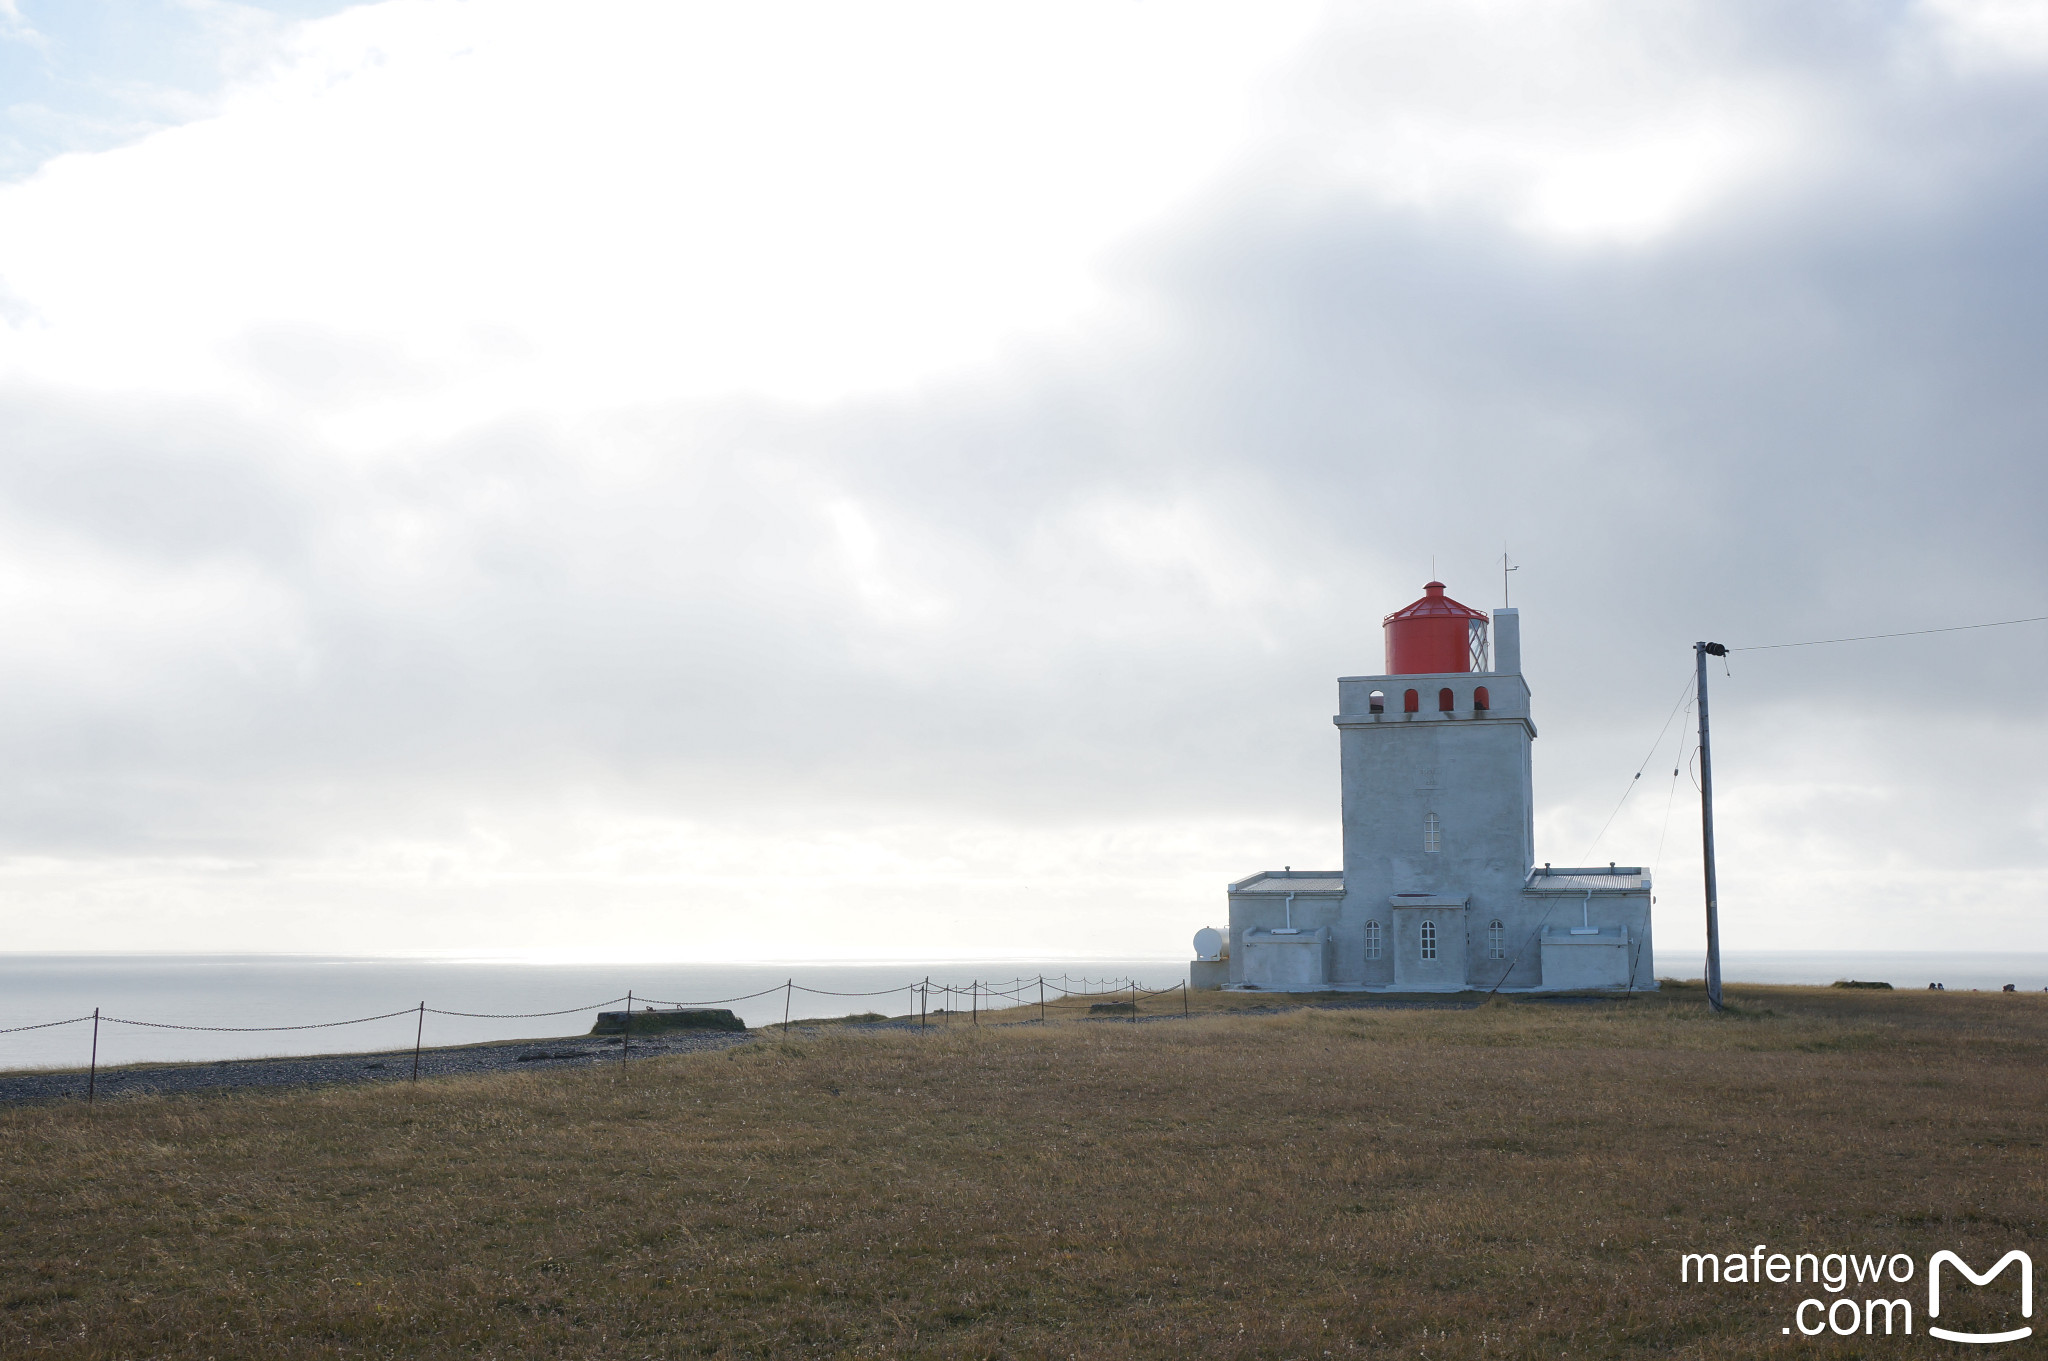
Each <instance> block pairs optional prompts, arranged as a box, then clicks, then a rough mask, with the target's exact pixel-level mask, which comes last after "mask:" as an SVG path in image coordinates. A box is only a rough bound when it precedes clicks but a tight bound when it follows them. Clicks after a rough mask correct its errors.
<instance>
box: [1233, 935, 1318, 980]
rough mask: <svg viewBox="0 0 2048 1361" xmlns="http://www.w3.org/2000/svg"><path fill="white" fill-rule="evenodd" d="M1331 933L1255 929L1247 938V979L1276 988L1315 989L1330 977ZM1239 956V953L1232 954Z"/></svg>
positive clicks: (1245, 972) (1245, 964)
mask: <svg viewBox="0 0 2048 1361" xmlns="http://www.w3.org/2000/svg"><path fill="white" fill-rule="evenodd" d="M1329 953H1330V933H1329V931H1328V930H1326V929H1322V928H1318V929H1317V930H1314V931H1301V932H1298V933H1297V934H1295V935H1291V936H1282V935H1275V934H1273V933H1272V932H1270V931H1266V930H1262V929H1261V930H1252V931H1247V932H1246V933H1245V938H1244V954H1245V960H1244V981H1245V982H1246V983H1249V984H1251V985H1252V986H1253V987H1256V988H1265V989H1267V990H1269V991H1274V992H1315V991H1317V990H1318V989H1320V988H1322V987H1324V986H1326V985H1327V984H1328V983H1329V981H1330V979H1329ZM1232 957H1233V958H1235V955H1233V956H1232Z"/></svg>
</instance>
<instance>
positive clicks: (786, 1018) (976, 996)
mask: <svg viewBox="0 0 2048 1361" xmlns="http://www.w3.org/2000/svg"><path fill="white" fill-rule="evenodd" d="M778 992H779V993H781V994H782V995H783V1003H782V1021H781V1023H780V1024H781V1026H782V1028H783V1030H784V1031H785V1032H787V1030H788V1029H789V1027H790V1026H791V1025H792V1024H801V1023H802V1022H803V1021H804V1020H813V1019H816V1020H824V1019H828V1018H824V1017H815V1018H813V1017H804V1018H797V1019H796V1020H794V1021H793V1020H792V1019H791V1012H792V1008H793V1007H794V1004H795V1000H796V994H797V993H800V992H801V993H805V994H808V995H810V996H814V997H893V996H895V995H897V994H898V993H901V994H903V995H904V997H905V1000H906V1001H907V1002H908V1004H909V1010H908V1013H907V1015H906V1016H905V1018H904V1020H905V1023H906V1024H908V1023H915V1026H916V1029H917V1030H918V1031H919V1032H920V1033H922V1032H923V1031H926V1030H929V1029H930V1028H931V1027H932V1025H933V1023H934V1022H935V1021H936V1022H937V1023H938V1025H939V1026H940V1027H941V1028H945V1027H950V1026H951V1025H952V1024H953V1022H954V1019H955V1018H956V1017H959V1016H961V1015H962V1014H963V1012H962V1009H961V1007H960V1006H959V1005H958V1004H960V1003H962V1002H965V1003H966V1004H967V1006H966V1010H965V1013H964V1014H965V1015H966V1016H967V1017H968V1018H969V1021H970V1023H971V1024H973V1025H979V1024H981V1016H982V1013H983V1012H984V1011H986V1012H990V1013H994V1012H997V1011H1015V1010H1018V1009H1021V1008H1036V1009H1037V1011H1038V1020H1039V1021H1040V1022H1044V1021H1046V1020H1047V1019H1048V1018H1049V1015H1050V1011H1051V1009H1052V1008H1055V1007H1060V1006H1062V1005H1064V1004H1066V1003H1069V1002H1071V1001H1072V1000H1073V999H1075V998H1080V999H1082V1000H1083V1001H1085V1002H1086V1003H1088V1004H1089V1005H1090V1006H1091V1007H1094V1006H1099V1005H1101V999H1102V998H1104V997H1118V996H1121V997H1122V998H1123V1000H1122V1002H1119V1003H1112V1005H1115V1006H1116V1007H1117V1008H1118V1010H1119V1012H1120V1013H1121V1014H1123V1015H1128V1016H1129V1017H1130V1018H1131V1019H1132V1020H1136V1019H1137V1005H1138V1001H1139V999H1140V998H1151V997H1164V996H1169V995H1171V994H1174V993H1178V994H1180V999H1181V1005H1180V1014H1181V1015H1182V1016H1185V1015H1187V1014H1188V998H1187V993H1188V985H1187V984H1186V983H1184V982H1183V983H1176V984H1174V985H1173V986H1171V987H1165V988H1147V987H1143V986H1141V985H1140V984H1139V983H1138V981H1137V980H1136V979H1134V978H1124V977H1118V978H1086V977H1081V976H1077V975H1073V974H1061V975H1059V977H1057V978H1053V977H1051V976H1049V975H1044V974H1040V975H1037V976H1035V977H1032V978H1021V977H1020V978H1012V979H1008V980H1006V981H1004V982H1002V983H991V982H988V981H985V980H980V979H976V980H973V981H971V982H968V983H965V984H958V983H934V982H933V981H932V980H931V978H930V976H929V975H927V976H926V977H924V978H922V979H917V980H913V981H911V982H909V983H899V984H897V985H896V986H895V987H893V988H877V989H874V990H872V991H869V992H840V991H835V990H833V989H831V988H813V987H808V986H806V985H804V984H802V983H799V982H797V981H796V980H795V979H794V978H792V979H789V980H788V981H787V982H783V983H778V984H776V985H775V986H774V987H770V988H763V989H761V990H760V991H759V992H750V993H746V994H743V995H742V996H739V997H719V998H714V999H712V1000H709V1001H701V1002H678V1001H669V1000H664V999H661V998H654V997H643V996H639V995H637V994H636V993H634V992H631V991H628V992H627V993H626V994H625V995H624V996H621V997H613V998H609V999H607V1000H605V1001H602V1002H591V1003H588V1004H586V1005H584V1006H578V1007H564V1008H562V1009H560V1010H558V1011H453V1010H447V1009H444V1008H441V1007H430V1006H428V1005H427V1004H426V1003H425V1002H424V1001H422V1002H420V1003H419V1004H418V1005H417V1006H410V1007H401V1008H399V1009H398V1010H397V1011H384V1012H379V1013H377V1014H376V1015H374V1016H353V1017H350V1018H349V1019H347V1020H345V1021H310V1022H304V1023H301V1024H297V1025H187V1024H182V1023H179V1022H175V1021H143V1020H137V1019H135V1018H133V1017H125V1016H109V1015H107V1014H106V1013H105V1012H103V1011H102V1010H101V1009H100V1008H98V1007H95V1008H93V1010H92V1011H91V1012H89V1013H88V1014H86V1015H83V1016H72V1017H67V1018H66V1019H64V1020H61V1021H37V1022H34V1023H32V1024H29V1025H17V1026H5V1027H0V1035H14V1034H19V1033H21V1032H23V1031H28V1030H50V1029H53V1028H55V1027H58V1026H67V1025H83V1024H85V1023H86V1022H88V1021H90V1022H91V1023H92V1046H91V1050H90V1053H89V1057H88V1061H87V1065H86V1085H85V1100H86V1103H87V1104H88V1105H90V1104H91V1103H92V1101H93V1097H94V1093H95V1091H96V1089H97V1087H98V1080H99V1054H100V1027H101V1026H102V1025H125V1026H135V1027H139V1028H142V1029H147V1030H180V1031H195V1032H202V1033H209V1034H234V1035H254V1034H267V1033H283V1032H288V1031H305V1030H333V1029H337V1028H339V1027H342V1026H352V1025H367V1024H369V1023H370V1022H373V1021H390V1020H395V1019H397V1018H398V1017H401V1016H413V1017H416V1018H417V1021H416V1024H415V1027H414V1031H413V1056H412V1080H413V1081H414V1082H417V1081H419V1076H420V1057H421V1054H422V1052H423V1049H424V1045H425V1039H426V1028H427V1017H429V1016H449V1017H458V1018H462V1019H466V1020H483V1021H523V1020H535V1019H541V1018H546V1017H553V1016H575V1015H580V1014H585V1013H589V1012H602V1011H603V1010H604V1009H605V1008H606V1007H611V1006H617V1005H618V1004H620V1003H622V1002H623V1003H624V1004H625V1007H626V1020H625V1025H624V1027H623V1030H622V1032H621V1037H620V1048H619V1062H620V1063H624V1062H625V1061H626V1055H627V1052H628V1051H629V1050H630V1049H631V1047H632V1035H633V1014H634V1010H633V1009H634V1007H635V1005H636V1004H637V1005H638V1006H640V1007H641V1008H642V1010H643V1011H644V1012H654V1013H657V1014H658V1013H659V1012H660V1010H661V1009H663V1008H667V1009H669V1010H673V1011H688V1010H698V1009H702V1008H706V1007H718V1006H726V1005H729V1004H731V1003H734V1002H752V1001H758V1000H759V999H761V998H764V997H773V996H774V995H775V994H776V993H778ZM934 1001H938V1002H940V1003H941V1005H939V1006H937V1007H934V1006H933V1005H932V1004H933V1002H934ZM997 1001H1002V1002H1004V1003H1007V1005H1006V1006H1002V1007H997V1006H995V1005H994V1003H996V1002H997ZM1126 1006H1128V1007H1129V1008H1130V1010H1129V1011H1128V1012H1123V1011H1122V1008H1123V1007H1126ZM771 1024H772V1023H771ZM755 1028H756V1029H766V1028H767V1027H766V1026H761V1027H755Z"/></svg>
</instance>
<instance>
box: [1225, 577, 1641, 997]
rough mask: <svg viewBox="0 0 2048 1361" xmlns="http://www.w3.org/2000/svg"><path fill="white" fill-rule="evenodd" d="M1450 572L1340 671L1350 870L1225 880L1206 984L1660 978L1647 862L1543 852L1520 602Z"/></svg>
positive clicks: (1469, 984) (1621, 985)
mask: <svg viewBox="0 0 2048 1361" xmlns="http://www.w3.org/2000/svg"><path fill="white" fill-rule="evenodd" d="M1445 590H1446V588H1445V586H1444V584H1443V583H1442V582H1440V581H1432V582H1430V583H1428V584H1427V585H1426V586H1424V587H1423V594H1422V598H1421V599H1419V600H1416V601H1415V602H1413V603H1412V604H1410V605H1407V606H1405V607H1404V608H1402V609H1399V610H1396V611H1395V612H1394V613H1392V614H1390V615H1388V616H1387V617H1386V618H1385V619H1384V620H1383V621H1382V625H1383V630H1384V636H1385V642H1386V663H1385V665H1386V670H1385V671H1384V672H1383V673H1382V674H1379V675H1373V676H1344V677H1340V678H1339V679H1338V681H1337V715H1336V718H1335V720H1334V721H1335V723H1336V727H1337V732H1338V746H1339V766H1340V769H1341V772H1342V791H1343V794H1342V810H1341V812H1342V818H1343V830H1344V867H1343V869H1342V870H1297V869H1293V868H1292V867H1289V868H1287V869H1282V870H1277V871H1275V870H1267V871H1265V872H1263V873H1260V874H1255V875H1253V876H1251V877H1250V878H1248V879H1242V880H1239V881H1238V882H1236V883H1233V884H1231V885H1230V886H1229V888H1228V890H1227V900H1228V907H1229V921H1230V926H1229V930H1228V932H1227V933H1222V932H1216V931H1213V930H1205V931H1204V932H1203V933H1202V934H1201V936H1200V937H1198V939H1197V943H1196V949H1197V953H1198V955H1203V956H1205V957H1200V958H1197V959H1196V961H1195V963H1194V967H1193V977H1192V981H1193V983H1194V985H1195V986H1197V987H1204V986H1207V987H1225V986H1227V987H1238V988H1247V989H1262V990H1278V991H1289V992H1300V991H1319V990H1324V989H1355V990H1364V991H1390V992H1460V991H1465V990H1468V989H1487V990H1500V991H1513V992H1531V991H1561V990H1569V991H1576V990H1580V989H1588V988H1597V989H1617V990H1629V989H1652V988H1655V987H1656V970H1655V962H1654V958H1653V954H1652V951H1651V941H1650V908H1651V902H1652V899H1651V885H1650V879H1649V876H1648V875H1647V874H1645V873H1644V871H1643V870H1642V869H1641V868H1640V867H1636V866H1621V865H1615V864H1608V865H1601V866H1582V867H1577V868H1553V867H1552V866H1551V865H1549V864H1539V863H1538V862H1537V860H1536V853H1535V796H1534V780H1533V772H1532V769H1531V765H1530V755H1531V746H1532V744H1533V743H1534V742H1535V740H1536V724H1535V721H1534V719H1533V717H1532V716H1531V712H1530V695H1529V686H1528V683H1527V681H1526V680H1524V678H1523V676H1522V658H1521V652H1522V649H1521V616H1520V614H1519V613H1518V612H1517V611H1515V610H1512V609H1507V608H1502V609H1499V610H1496V611H1494V612H1493V614H1492V616H1491V617H1489V616H1488V615H1487V614H1486V613H1485V612H1484V611H1482V610H1476V609H1473V608H1471V607H1470V606H1467V605H1463V604H1460V603H1459V602H1458V601H1456V600H1453V599H1451V598H1450V596H1448V595H1447V594H1445Z"/></svg>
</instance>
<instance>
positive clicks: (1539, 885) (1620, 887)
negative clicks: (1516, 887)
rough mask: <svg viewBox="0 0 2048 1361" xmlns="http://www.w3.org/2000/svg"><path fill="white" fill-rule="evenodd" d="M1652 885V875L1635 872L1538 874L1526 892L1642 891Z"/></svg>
mask: <svg viewBox="0 0 2048 1361" xmlns="http://www.w3.org/2000/svg"><path fill="white" fill-rule="evenodd" d="M1649 886H1650V876H1649V875H1647V874H1644V873H1642V872H1641V871H1637V872H1636V873H1634V874H1604V873H1603V874H1538V875H1534V876H1532V877H1531V878H1530V880H1529V882H1528V884H1527V885H1526V886H1525V887H1524V888H1523V889H1522V891H1523V892H1524V893H1577V894H1580V895H1582V896H1583V895H1584V894H1585V892H1586V890H1587V889H1591V890H1592V891H1593V892H1595V893H1641V892H1643V891H1644V890H1645V889H1647V888H1649Z"/></svg>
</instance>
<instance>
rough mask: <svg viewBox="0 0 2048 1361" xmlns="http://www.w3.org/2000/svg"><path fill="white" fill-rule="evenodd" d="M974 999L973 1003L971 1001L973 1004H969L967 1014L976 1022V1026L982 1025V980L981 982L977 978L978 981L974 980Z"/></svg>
mask: <svg viewBox="0 0 2048 1361" xmlns="http://www.w3.org/2000/svg"><path fill="white" fill-rule="evenodd" d="M973 998H974V1000H973V1001H971V1002H969V1003H968V1004H967V1014H968V1016H969V1017H971V1018H972V1019H973V1021H974V1023H975V1024H976V1025H980V1024H981V980H980V979H979V978H977V979H975V980H974V993H973Z"/></svg>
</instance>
